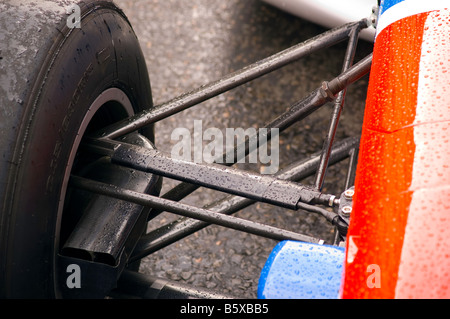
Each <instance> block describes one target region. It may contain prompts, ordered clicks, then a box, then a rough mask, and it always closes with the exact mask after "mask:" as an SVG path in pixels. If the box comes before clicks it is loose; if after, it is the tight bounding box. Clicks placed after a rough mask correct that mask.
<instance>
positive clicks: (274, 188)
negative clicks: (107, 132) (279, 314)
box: [91, 139, 335, 210]
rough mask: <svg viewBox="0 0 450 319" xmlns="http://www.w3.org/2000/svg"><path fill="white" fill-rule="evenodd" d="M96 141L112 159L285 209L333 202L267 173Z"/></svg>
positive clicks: (309, 188)
mask: <svg viewBox="0 0 450 319" xmlns="http://www.w3.org/2000/svg"><path fill="white" fill-rule="evenodd" d="M95 142H97V144H98V145H99V149H98V150H97V153H101V151H102V150H103V151H104V150H109V151H107V154H104V155H108V156H110V157H111V161H112V163H115V164H118V165H123V166H126V167H130V168H134V169H137V170H139V171H143V172H147V173H153V174H157V175H161V176H164V177H169V178H173V179H176V180H179V181H183V182H188V183H192V184H196V185H200V186H204V187H208V188H211V189H215V190H218V191H222V192H225V193H228V194H233V195H237V196H242V197H246V198H250V199H253V200H256V201H260V202H265V203H269V204H272V205H276V206H281V207H285V208H289V209H294V210H296V209H297V204H298V203H299V202H302V203H306V204H322V205H328V206H333V198H334V197H335V196H334V195H329V194H322V193H321V192H320V191H318V190H316V189H314V188H311V187H309V186H305V185H302V184H299V183H295V182H292V181H286V180H282V179H279V178H276V177H274V176H271V175H262V174H258V173H254V172H248V171H244V170H239V169H236V168H233V167H227V166H223V165H219V164H215V163H211V164H208V163H194V162H190V161H186V160H181V159H173V158H171V157H170V155H168V154H164V153H163V152H161V151H158V150H154V149H148V148H143V147H139V146H135V145H132V144H128V143H123V142H118V141H112V140H107V139H103V140H93V141H92V142H91V147H93V148H95V145H96V144H95Z"/></svg>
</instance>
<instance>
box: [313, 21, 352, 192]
mask: <svg viewBox="0 0 450 319" xmlns="http://www.w3.org/2000/svg"><path fill="white" fill-rule="evenodd" d="M359 31H360V28H359V26H356V27H355V29H353V31H352V34H351V35H350V39H349V41H348V45H347V50H346V53H345V57H344V63H343V66H342V72H345V71H347V70H348V69H349V68H350V67H351V65H352V64H353V60H354V57H355V53H356V47H357V44H358V36H359ZM346 92H347V89H346V88H345V89H343V90H342V91H340V92H339V93H338V96H337V98H336V101H335V103H334V109H333V113H332V116H331V121H330V125H329V128H328V133H327V136H326V138H325V141H324V144H323V148H322V155H321V157H320V163H319V166H318V168H317V172H316V176H315V182H314V185H315V187H316V189H317V190H321V189H322V187H323V183H324V180H325V175H326V171H327V167H328V160H329V157H330V152H331V147H332V145H333V142H334V138H335V136H336V130H337V126H338V123H339V119H340V117H341V113H342V109H343V108H344V100H345V94H346Z"/></svg>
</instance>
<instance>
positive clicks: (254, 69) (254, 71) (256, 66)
mask: <svg viewBox="0 0 450 319" xmlns="http://www.w3.org/2000/svg"><path fill="white" fill-rule="evenodd" d="M355 25H361V26H362V27H363V26H367V21H366V19H363V20H361V21H358V22H353V23H348V24H345V25H343V26H341V27H338V28H335V29H333V30H329V31H327V32H325V33H323V34H320V35H318V36H316V37H314V38H312V39H310V40H307V41H305V42H302V43H300V44H298V45H295V46H293V47H291V48H288V49H286V50H284V51H281V52H279V53H276V54H274V55H272V56H270V57H268V58H266V59H263V60H261V61H258V62H256V63H253V64H251V65H249V66H247V67H245V68H243V69H241V70H239V71H236V72H234V73H231V74H229V75H227V76H225V77H224V78H222V79H220V80H218V81H215V82H212V83H210V84H207V85H204V86H202V87H200V88H198V89H195V90H193V91H191V92H189V93H186V94H183V95H181V96H179V97H176V98H174V99H172V100H170V101H168V102H166V103H163V104H161V105H158V106H155V107H153V108H151V109H149V110H145V111H143V112H141V113H138V114H136V115H135V116H132V117H131V118H129V119H126V120H123V121H121V122H118V123H115V124H113V125H111V126H109V127H107V128H105V129H102V130H101V131H100V132H98V133H97V134H96V135H95V137H105V138H110V139H115V138H117V137H119V136H122V135H125V134H127V133H130V132H132V131H135V130H137V129H139V128H142V127H144V126H146V125H149V124H152V123H155V122H157V121H159V120H162V119H164V118H166V117H168V116H171V115H173V114H176V113H178V112H180V111H183V110H185V109H187V108H189V107H191V106H193V105H196V104H199V103H201V102H203V101H206V100H208V99H210V98H212V97H214V96H217V95H219V94H222V93H224V92H226V91H229V90H231V89H233V88H235V87H237V86H240V85H242V84H244V83H247V82H249V81H251V80H254V79H256V78H258V77H260V76H262V75H265V74H268V73H270V72H272V71H274V70H277V69H279V68H281V67H283V66H285V65H287V64H289V63H292V62H294V61H297V60H298V59H300V58H302V57H304V56H307V55H309V54H311V53H313V52H315V51H318V50H319V49H322V48H326V47H329V46H332V45H334V44H336V43H339V42H341V41H343V40H345V39H347V38H348V37H349V35H350V34H351V32H352V30H353V29H354V26H355Z"/></svg>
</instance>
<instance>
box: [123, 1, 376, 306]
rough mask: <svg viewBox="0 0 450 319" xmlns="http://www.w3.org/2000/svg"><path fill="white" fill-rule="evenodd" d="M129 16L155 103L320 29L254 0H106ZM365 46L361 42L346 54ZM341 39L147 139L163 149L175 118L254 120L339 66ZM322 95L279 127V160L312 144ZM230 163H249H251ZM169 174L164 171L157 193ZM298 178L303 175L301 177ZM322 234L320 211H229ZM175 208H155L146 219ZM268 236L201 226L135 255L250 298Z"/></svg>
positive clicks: (350, 102) (345, 117)
mask: <svg viewBox="0 0 450 319" xmlns="http://www.w3.org/2000/svg"><path fill="white" fill-rule="evenodd" d="M115 2H116V4H117V5H118V6H119V7H121V8H122V9H123V10H124V12H125V14H126V15H127V16H128V18H129V19H130V21H131V23H132V25H133V27H134V29H135V31H136V34H137V35H138V38H139V41H140V43H141V46H142V50H143V51H144V55H145V57H146V62H147V66H148V71H149V75H150V79H151V82H152V93H153V99H154V103H155V104H160V103H162V102H165V101H167V100H169V99H171V98H173V97H175V96H178V95H180V94H182V93H184V92H186V91H189V90H192V89H195V88H197V87H198V86H200V85H203V84H206V83H208V82H211V81H214V80H216V79H218V78H220V77H221V76H223V75H226V74H228V73H230V72H232V71H235V70H237V69H239V68H241V67H244V66H245V65H247V64H249V63H252V62H255V61H257V60H259V59H262V58H265V57H267V56H269V55H271V54H274V53H276V52H278V51H280V50H283V49H286V48H288V47H290V46H291V45H294V44H296V43H299V42H302V41H304V40H306V39H308V38H310V37H312V36H314V35H317V34H319V33H321V32H323V31H325V29H323V28H321V27H319V26H317V25H315V24H312V23H309V22H307V21H304V20H302V19H299V18H297V17H294V16H291V15H289V14H286V13H284V12H282V11H279V10H278V9H275V8H273V7H271V6H269V5H267V4H265V3H263V2H260V1H257V0H246V1H239V0H227V1H221V0H189V1H187V0H164V1H163V0H159V1H158V0H149V1H144V0H138V1H132V0H116V1H115ZM370 50H371V44H370V43H367V42H361V43H360V45H359V51H358V53H357V56H356V60H359V59H361V58H362V57H364V56H365V55H366V54H368V53H369V52H370ZM344 52H345V44H341V45H337V46H335V47H332V48H330V49H327V50H324V51H321V52H319V53H317V54H314V55H312V56H310V57H307V58H305V59H303V60H301V61H298V62H296V63H294V64H292V65H289V66H287V67H285V68H283V69H282V70H280V71H276V72H274V73H271V74H269V75H266V76H264V77H262V78H260V79H257V80H255V81H253V82H251V83H249V84H246V85H244V86H242V87H239V88H237V89H234V90H232V91H230V92H227V93H225V94H223V95H221V96H219V97H217V98H213V99H211V100H209V101H207V102H204V103H202V104H200V105H197V106H195V107H193V108H191V109H189V110H186V111H184V112H181V113H179V114H177V115H175V116H172V117H170V118H168V119H166V120H163V121H161V122H159V123H157V125H156V145H157V147H158V148H159V149H162V150H165V151H168V152H170V151H171V148H172V146H173V145H174V144H175V143H176V142H177V141H171V139H170V137H171V133H172V131H173V130H174V129H175V128H178V127H185V128H188V129H190V130H192V128H193V121H194V120H202V121H203V122H202V124H203V129H206V128H209V127H217V128H219V129H221V130H224V129H225V128H227V127H229V128H239V127H240V128H244V129H246V128H249V127H259V126H262V125H264V124H265V123H266V122H268V121H270V120H272V119H273V118H275V117H276V115H278V114H280V113H281V112H283V111H284V110H286V108H287V107H288V106H289V105H290V104H292V103H293V102H295V101H296V100H298V99H300V98H302V97H304V96H305V95H306V94H307V93H308V92H309V91H311V90H313V89H315V88H316V87H318V86H320V83H321V82H322V81H323V80H329V79H331V78H333V77H334V76H335V75H337V74H338V73H339V72H340V70H341V65H342V58H343V55H344ZM367 81H368V77H367V76H366V77H364V78H363V79H362V80H361V81H360V82H358V83H356V84H354V85H353V86H351V87H350V88H349V90H348V93H347V98H346V106H345V109H344V112H343V114H342V117H341V124H340V126H339V130H338V132H337V136H336V138H337V139H338V140H340V139H343V138H345V137H348V136H354V135H358V134H359V133H360V129H361V123H362V118H363V114H364V102H365V94H366V93H365V89H366V87H367ZM330 111H331V105H326V106H324V107H323V108H321V109H320V110H319V111H317V112H316V113H314V114H312V115H311V116H309V117H308V118H307V119H305V120H304V121H302V122H300V123H297V124H296V125H294V126H292V127H291V128H290V129H288V130H287V131H285V132H283V134H281V136H280V166H281V167H284V166H286V165H287V164H289V163H290V162H292V161H293V160H296V159H299V158H303V157H305V156H307V155H308V154H311V153H313V152H316V151H318V150H320V148H321V145H322V141H323V138H324V137H325V132H326V130H327V125H328V122H329V119H330V116H331V113H330ZM345 164H346V163H345V162H344V163H343V165H337V166H334V167H331V168H330V169H329V172H328V175H327V179H326V181H325V187H324V191H325V192H330V193H340V192H341V191H343V187H344V179H345V169H344V168H345ZM238 167H240V168H246V169H250V170H254V171H259V170H260V169H262V168H261V167H259V166H258V165H257V164H240V165H239V166H238ZM176 183H177V182H175V181H172V180H168V179H166V180H165V182H164V185H163V191H162V192H163V193H164V192H165V191H167V190H168V189H170V188H171V187H173V186H174V185H176ZM303 183H306V184H308V183H311V179H306V180H304V181H303ZM223 196H224V194H222V193H219V192H215V191H210V190H205V189H200V190H198V191H196V192H195V193H193V194H192V195H191V196H189V197H188V198H186V199H185V202H186V203H190V204H193V205H196V206H203V205H204V204H206V203H208V202H210V201H212V200H214V199H219V198H221V197H223ZM236 216H238V217H242V218H246V219H251V220H253V221H257V222H261V223H266V224H270V225H274V226H278V227H282V228H287V229H290V230H295V231H298V232H300V233H304V234H307V235H311V236H315V237H319V238H321V239H324V240H325V241H331V240H332V239H333V236H334V229H333V228H332V227H331V226H330V225H329V224H328V223H327V222H326V221H325V220H324V219H323V218H321V217H319V216H316V215H314V214H311V213H305V212H301V211H297V212H295V211H290V210H286V209H281V208H277V207H275V206H271V205H267V204H261V203H257V204H255V205H253V206H250V207H248V208H247V209H244V210H242V211H240V212H239V213H237V214H236ZM175 218H177V217H174V216H173V215H170V214H167V213H164V214H162V215H160V216H159V217H158V218H156V219H155V220H153V221H152V222H151V223H150V224H149V228H155V227H158V226H160V225H163V224H165V223H167V222H168V221H172V220H174V219H175ZM275 245H276V241H274V240H270V239H265V238H261V237H258V236H255V235H250V234H246V233H242V232H237V231H234V230H230V229H226V228H223V227H220V226H210V227H208V228H205V229H203V230H201V231H199V232H197V233H195V234H192V235H190V236H188V237H186V238H185V239H183V240H180V241H178V242H177V243H175V244H173V245H171V246H169V247H166V248H164V249H161V250H160V251H158V252H156V253H154V254H152V255H151V256H149V257H147V258H145V259H144V260H143V262H142V265H141V271H142V272H144V273H148V274H152V275H156V276H159V277H163V278H168V279H172V280H177V281H180V282H183V283H189V284H193V285H196V286H198V287H205V288H212V289H215V290H218V291H220V292H223V293H227V294H232V295H235V296H238V297H240V298H255V297H256V291H257V285H258V279H259V274H260V271H261V269H262V267H263V265H264V263H265V261H266V259H267V257H268V255H269V254H270V252H271V250H272V249H273V247H274V246H275Z"/></svg>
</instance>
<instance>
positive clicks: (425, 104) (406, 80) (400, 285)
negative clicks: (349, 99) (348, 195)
mask: <svg viewBox="0 0 450 319" xmlns="http://www.w3.org/2000/svg"><path fill="white" fill-rule="evenodd" d="M358 162H359V164H358V168H357V174H356V176H357V177H356V182H355V190H356V192H355V198H354V206H353V213H352V217H351V222H350V228H349V232H348V235H347V239H348V240H347V249H346V252H347V253H346V261H345V274H344V279H343V284H342V289H341V296H342V297H343V298H450V244H448V239H449V238H450V10H449V9H442V10H436V11H430V12H425V13H420V14H414V15H412V16H408V17H405V18H402V19H400V20H397V21H395V22H393V23H392V24H390V25H388V26H387V27H386V28H384V29H383V30H382V31H380V32H379V34H378V35H377V38H376V41H375V47H374V57H373V64H372V69H371V74H370V81H369V89H368V97H367V102H366V111H365V118H364V124H363V132H362V139H361V147H360V154H359V161H358Z"/></svg>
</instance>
